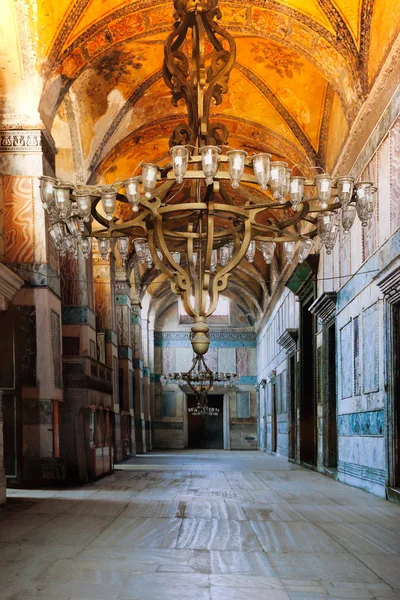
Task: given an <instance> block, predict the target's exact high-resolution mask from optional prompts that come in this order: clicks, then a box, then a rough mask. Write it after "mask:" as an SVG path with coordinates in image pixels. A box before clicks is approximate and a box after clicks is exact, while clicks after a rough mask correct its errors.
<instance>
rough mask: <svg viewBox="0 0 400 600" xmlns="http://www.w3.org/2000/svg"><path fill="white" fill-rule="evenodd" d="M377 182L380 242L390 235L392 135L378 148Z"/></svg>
mask: <svg viewBox="0 0 400 600" xmlns="http://www.w3.org/2000/svg"><path fill="white" fill-rule="evenodd" d="M376 176H377V178H376V180H375V182H376V184H377V187H378V197H377V204H378V203H379V206H378V211H377V212H378V215H377V219H378V233H379V235H378V244H380V245H381V244H383V243H384V242H385V241H386V240H387V239H388V237H389V236H390V233H391V232H390V212H391V210H390V137H389V135H388V136H387V137H386V139H385V140H384V141H383V142H382V145H381V147H380V148H379V150H378V157H377V173H376Z"/></svg>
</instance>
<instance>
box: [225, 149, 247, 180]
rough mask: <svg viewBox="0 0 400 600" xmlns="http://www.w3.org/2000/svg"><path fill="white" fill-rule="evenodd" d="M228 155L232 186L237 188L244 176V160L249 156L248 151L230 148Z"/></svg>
mask: <svg viewBox="0 0 400 600" xmlns="http://www.w3.org/2000/svg"><path fill="white" fill-rule="evenodd" d="M226 155H227V157H228V170H229V177H230V178H231V181H232V187H233V188H234V189H237V188H238V187H239V181H240V180H241V178H242V176H243V171H244V162H245V160H246V158H247V152H245V151H244V150H229V152H227V153H226Z"/></svg>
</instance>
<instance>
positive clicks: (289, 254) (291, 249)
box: [283, 242, 296, 265]
mask: <svg viewBox="0 0 400 600" xmlns="http://www.w3.org/2000/svg"><path fill="white" fill-rule="evenodd" d="M295 250H296V242H283V251H284V253H285V258H286V262H287V263H288V264H289V265H291V264H292V262H293V258H294V253H295Z"/></svg>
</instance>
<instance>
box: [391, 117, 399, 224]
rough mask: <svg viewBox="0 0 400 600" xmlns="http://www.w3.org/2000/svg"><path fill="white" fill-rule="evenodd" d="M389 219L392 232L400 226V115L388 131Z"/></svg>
mask: <svg viewBox="0 0 400 600" xmlns="http://www.w3.org/2000/svg"><path fill="white" fill-rule="evenodd" d="M390 220H391V232H392V233H393V232H394V231H395V230H396V229H397V228H398V227H400V117H398V119H397V121H396V123H395V124H394V126H393V128H392V130H391V132H390Z"/></svg>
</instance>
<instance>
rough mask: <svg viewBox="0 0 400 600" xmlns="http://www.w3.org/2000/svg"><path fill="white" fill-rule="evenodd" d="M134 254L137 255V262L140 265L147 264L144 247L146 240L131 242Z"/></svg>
mask: <svg viewBox="0 0 400 600" xmlns="http://www.w3.org/2000/svg"><path fill="white" fill-rule="evenodd" d="M133 245H134V248H135V252H136V254H137V257H138V260H139V262H140V264H142V265H145V264H146V262H147V254H146V246H147V240H146V238H136V240H135V241H134V242H133Z"/></svg>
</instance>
